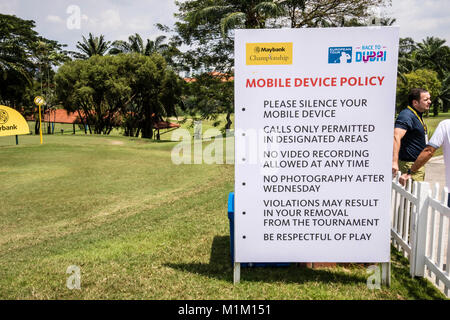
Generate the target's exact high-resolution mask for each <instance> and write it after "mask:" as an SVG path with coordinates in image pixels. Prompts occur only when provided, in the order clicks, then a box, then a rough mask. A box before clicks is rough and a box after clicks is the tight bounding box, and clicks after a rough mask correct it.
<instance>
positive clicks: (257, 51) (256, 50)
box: [245, 42, 293, 65]
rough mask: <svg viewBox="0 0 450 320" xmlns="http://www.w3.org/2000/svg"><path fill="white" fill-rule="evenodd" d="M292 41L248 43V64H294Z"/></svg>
mask: <svg viewBox="0 0 450 320" xmlns="http://www.w3.org/2000/svg"><path fill="white" fill-rule="evenodd" d="M292 47H293V44H292V42H271V43H247V44H246V55H245V56H246V64H247V65H280V64H292Z"/></svg>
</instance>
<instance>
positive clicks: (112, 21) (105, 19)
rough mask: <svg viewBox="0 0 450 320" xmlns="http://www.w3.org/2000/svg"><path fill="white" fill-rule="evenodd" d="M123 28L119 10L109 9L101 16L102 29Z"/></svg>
mask: <svg viewBox="0 0 450 320" xmlns="http://www.w3.org/2000/svg"><path fill="white" fill-rule="evenodd" d="M121 26H122V21H121V20H120V14H119V11H118V10H117V9H108V10H106V11H104V12H102V13H101V15H100V27H101V28H102V29H104V30H117V29H119V28H120V27H121Z"/></svg>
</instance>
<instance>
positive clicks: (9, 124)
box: [0, 105, 30, 137]
mask: <svg viewBox="0 0 450 320" xmlns="http://www.w3.org/2000/svg"><path fill="white" fill-rule="evenodd" d="M29 133H30V128H29V127H28V123H27V121H26V120H25V118H24V117H23V116H22V115H21V114H20V113H19V112H17V111H16V110H14V109H12V108H9V107H6V106H1V105H0V137H4V136H14V135H19V134H29Z"/></svg>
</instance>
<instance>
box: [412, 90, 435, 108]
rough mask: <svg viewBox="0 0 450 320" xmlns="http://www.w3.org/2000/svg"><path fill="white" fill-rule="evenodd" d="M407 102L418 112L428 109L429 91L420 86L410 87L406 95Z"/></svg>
mask: <svg viewBox="0 0 450 320" xmlns="http://www.w3.org/2000/svg"><path fill="white" fill-rule="evenodd" d="M408 103H409V105H410V106H411V107H413V108H414V109H416V110H417V111H419V112H425V111H427V110H429V109H430V105H431V96H430V93H429V92H428V91H427V90H425V89H421V88H414V89H411V92H410V93H409V96H408Z"/></svg>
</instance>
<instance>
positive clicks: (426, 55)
mask: <svg viewBox="0 0 450 320" xmlns="http://www.w3.org/2000/svg"><path fill="white" fill-rule="evenodd" d="M444 43H445V40H444V39H439V38H436V37H427V38H426V39H425V40H423V41H422V43H418V44H417V54H416V59H417V60H418V61H419V62H420V64H421V67H424V68H428V69H431V70H434V71H436V72H437V73H438V76H439V79H441V80H442V79H443V78H444V76H445V74H446V73H447V72H448V71H449V61H450V48H449V47H448V46H445V45H444Z"/></svg>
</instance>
